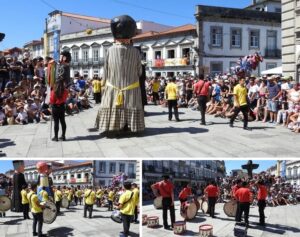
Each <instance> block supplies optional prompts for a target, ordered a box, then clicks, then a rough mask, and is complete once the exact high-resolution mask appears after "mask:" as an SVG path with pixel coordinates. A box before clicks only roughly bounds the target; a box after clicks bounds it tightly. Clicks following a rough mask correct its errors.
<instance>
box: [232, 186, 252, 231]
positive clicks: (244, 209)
mask: <svg viewBox="0 0 300 237" xmlns="http://www.w3.org/2000/svg"><path fill="white" fill-rule="evenodd" d="M235 197H236V198H237V200H238V201H239V213H238V218H237V222H241V220H242V215H243V213H244V217H245V223H246V226H249V210H250V201H251V192H250V190H249V188H248V183H247V182H246V181H244V182H242V187H240V188H239V189H238V190H237V191H236V192H235Z"/></svg>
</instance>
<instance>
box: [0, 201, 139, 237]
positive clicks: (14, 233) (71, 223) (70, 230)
mask: <svg viewBox="0 0 300 237" xmlns="http://www.w3.org/2000/svg"><path fill="white" fill-rule="evenodd" d="M61 211H62V215H59V216H58V217H57V218H56V220H55V221H54V222H53V223H52V224H50V225H47V224H44V225H43V233H46V234H47V235H48V236H49V237H68V236H74V237H99V236H101V237H119V236H121V235H120V232H121V231H123V225H122V224H118V223H116V222H114V221H112V220H111V219H110V215H111V212H108V211H107V208H103V207H101V208H97V207H94V212H93V218H92V219H88V218H84V217H83V206H79V205H78V206H71V207H70V209H69V210H67V209H64V208H62V209H61ZM29 215H30V217H31V214H29ZM130 230H131V235H130V236H131V237H138V236H139V234H138V233H139V224H131V226H130ZM0 236H1V237H31V236H32V220H23V214H22V213H14V212H10V211H9V212H7V213H6V217H5V218H0Z"/></svg>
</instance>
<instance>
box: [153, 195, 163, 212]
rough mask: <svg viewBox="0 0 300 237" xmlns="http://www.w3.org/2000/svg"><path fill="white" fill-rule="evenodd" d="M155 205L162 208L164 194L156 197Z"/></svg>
mask: <svg viewBox="0 0 300 237" xmlns="http://www.w3.org/2000/svg"><path fill="white" fill-rule="evenodd" d="M153 205H154V207H155V208H156V209H161V208H162V196H159V197H156V198H155V199H154V201H153Z"/></svg>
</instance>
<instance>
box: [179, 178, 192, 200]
mask: <svg viewBox="0 0 300 237" xmlns="http://www.w3.org/2000/svg"><path fill="white" fill-rule="evenodd" d="M191 195H192V189H191V185H190V184H189V183H188V184H187V185H186V187H184V188H183V189H182V190H181V192H180V193H179V200H180V203H181V204H182V203H184V202H186V201H187V198H188V197H189V196H191Z"/></svg>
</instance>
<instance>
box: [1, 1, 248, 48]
mask: <svg viewBox="0 0 300 237" xmlns="http://www.w3.org/2000/svg"><path fill="white" fill-rule="evenodd" d="M251 2H252V0H238V1H236V0H26V1H24V0H9V1H2V3H1V15H0V19H1V28H0V31H1V32H3V33H5V34H6V38H5V39H4V41H3V42H0V50H3V49H5V48H10V47H14V46H18V47H22V46H23V45H24V43H26V42H29V41H31V40H33V39H40V38H41V37H42V34H43V30H44V25H45V18H46V17H47V16H48V13H49V12H51V11H53V10H54V9H58V10H62V11H65V12H72V13H78V14H83V15H88V16H96V17H104V18H112V17H114V16H118V15H122V14H128V15H131V16H132V17H133V18H134V19H136V20H142V19H143V20H151V21H155V22H158V23H162V24H166V25H172V26H179V25H183V24H187V23H195V19H194V16H193V15H194V13H195V6H196V5H200V4H201V5H212V6H224V7H234V8H243V7H246V6H248V5H250V3H251ZM10 19H11V20H10Z"/></svg>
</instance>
